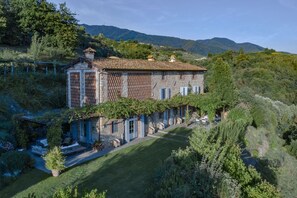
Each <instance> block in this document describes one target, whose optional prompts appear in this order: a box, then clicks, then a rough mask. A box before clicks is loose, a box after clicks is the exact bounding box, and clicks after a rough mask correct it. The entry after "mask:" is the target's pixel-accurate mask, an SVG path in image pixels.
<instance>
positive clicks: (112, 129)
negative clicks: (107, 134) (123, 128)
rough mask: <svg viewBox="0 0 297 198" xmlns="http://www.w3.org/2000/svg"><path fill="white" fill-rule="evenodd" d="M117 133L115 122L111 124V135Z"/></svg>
mask: <svg viewBox="0 0 297 198" xmlns="http://www.w3.org/2000/svg"><path fill="white" fill-rule="evenodd" d="M116 132H118V123H117V122H116V121H113V122H111V133H116Z"/></svg>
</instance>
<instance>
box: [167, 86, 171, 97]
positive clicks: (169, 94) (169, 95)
mask: <svg viewBox="0 0 297 198" xmlns="http://www.w3.org/2000/svg"><path fill="white" fill-rule="evenodd" d="M167 90H168V97H167V98H171V89H170V88H168V89H167Z"/></svg>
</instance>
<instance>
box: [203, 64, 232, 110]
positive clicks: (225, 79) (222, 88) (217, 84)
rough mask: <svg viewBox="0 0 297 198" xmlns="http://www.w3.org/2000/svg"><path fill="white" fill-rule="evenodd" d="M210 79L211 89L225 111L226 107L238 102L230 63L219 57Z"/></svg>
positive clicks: (209, 85) (213, 66) (212, 68)
mask: <svg viewBox="0 0 297 198" xmlns="http://www.w3.org/2000/svg"><path fill="white" fill-rule="evenodd" d="M208 80H209V81H208V87H209V91H210V93H211V95H212V96H213V97H214V98H215V99H216V100H217V102H218V103H219V106H220V107H221V108H222V110H223V113H224V111H225V110H226V109H228V108H230V107H233V106H234V105H235V104H236V102H237V99H238V93H237V89H236V86H235V84H234V81H233V77H232V72H231V68H230V66H229V64H228V63H226V62H224V61H223V59H221V58H218V59H217V61H216V62H215V63H214V64H213V65H212V67H211V74H210V77H209V79H208Z"/></svg>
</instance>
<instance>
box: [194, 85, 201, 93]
mask: <svg viewBox="0 0 297 198" xmlns="http://www.w3.org/2000/svg"><path fill="white" fill-rule="evenodd" d="M193 93H194V94H200V87H199V86H194V87H193Z"/></svg>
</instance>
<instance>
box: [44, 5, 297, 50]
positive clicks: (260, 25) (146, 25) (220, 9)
mask: <svg viewBox="0 0 297 198" xmlns="http://www.w3.org/2000/svg"><path fill="white" fill-rule="evenodd" d="M48 1H49V2H52V3H55V4H59V3H63V2H66V5H67V7H68V8H70V10H71V11H72V12H74V13H76V18H77V19H78V20H79V23H85V24H88V25H112V26H116V27H119V28H126V29H130V30H135V31H138V32H142V33H146V34H153V35H162V36H174V37H179V38H183V39H192V40H199V39H210V38H213V37H224V38H229V39H231V40H234V41H235V42H238V43H241V42H251V43H254V44H257V45H260V46H262V47H267V48H272V49H275V50H277V51H286V52H291V53H296V54H297V0H48Z"/></svg>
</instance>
